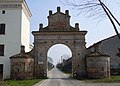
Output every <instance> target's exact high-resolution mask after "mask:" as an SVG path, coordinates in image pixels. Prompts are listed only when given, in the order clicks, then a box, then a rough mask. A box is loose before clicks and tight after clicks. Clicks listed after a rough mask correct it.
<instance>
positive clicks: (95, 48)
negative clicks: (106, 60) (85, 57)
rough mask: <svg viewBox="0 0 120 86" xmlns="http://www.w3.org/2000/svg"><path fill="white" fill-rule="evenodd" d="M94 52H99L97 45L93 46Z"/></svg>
mask: <svg viewBox="0 0 120 86" xmlns="http://www.w3.org/2000/svg"><path fill="white" fill-rule="evenodd" d="M94 52H99V45H98V44H95V46H94Z"/></svg>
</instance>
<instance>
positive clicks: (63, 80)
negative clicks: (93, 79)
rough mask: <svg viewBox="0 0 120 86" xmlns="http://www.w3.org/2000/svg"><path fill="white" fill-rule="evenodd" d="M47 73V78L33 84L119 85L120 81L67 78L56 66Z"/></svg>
mask: <svg viewBox="0 0 120 86" xmlns="http://www.w3.org/2000/svg"><path fill="white" fill-rule="evenodd" d="M48 74H49V79H47V80H45V81H42V82H39V83H37V84H35V85H34V86H120V83H85V82H83V81H79V80H73V79H69V78H68V76H67V75H65V74H64V73H63V72H61V71H59V70H58V69H57V68H53V69H52V70H51V71H49V73H48Z"/></svg>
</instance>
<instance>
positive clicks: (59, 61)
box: [47, 44, 72, 72]
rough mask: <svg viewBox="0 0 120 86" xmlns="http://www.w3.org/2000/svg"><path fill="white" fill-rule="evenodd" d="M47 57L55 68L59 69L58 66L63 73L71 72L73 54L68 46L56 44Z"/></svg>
mask: <svg viewBox="0 0 120 86" xmlns="http://www.w3.org/2000/svg"><path fill="white" fill-rule="evenodd" d="M47 57H48V63H49V62H50V63H52V64H53V65H54V66H55V67H58V66H60V67H62V68H63V71H65V72H71V70H72V59H71V58H72V52H71V50H70V48H69V47H68V46H66V45H64V44H55V45H53V46H51V47H50V48H49V50H48V52H47ZM68 66H69V67H68ZM48 68H49V65H48ZM66 68H68V69H66ZM65 69H66V70H65Z"/></svg>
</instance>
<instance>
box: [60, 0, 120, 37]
mask: <svg viewBox="0 0 120 86" xmlns="http://www.w3.org/2000/svg"><path fill="white" fill-rule="evenodd" d="M60 1H61V2H62V3H64V4H66V5H69V6H72V7H73V8H74V9H75V10H79V13H85V14H86V15H88V16H89V17H95V18H99V17H104V16H107V17H108V19H109V20H110V22H111V24H112V26H113V28H114V30H115V32H116V34H117V36H118V38H119V39H120V34H119V32H118V30H117V27H116V24H118V25H119V26H120V22H119V21H118V20H117V18H116V17H115V16H114V15H113V13H112V12H111V11H110V9H109V8H108V7H107V5H106V4H105V3H106V1H107V0H60Z"/></svg>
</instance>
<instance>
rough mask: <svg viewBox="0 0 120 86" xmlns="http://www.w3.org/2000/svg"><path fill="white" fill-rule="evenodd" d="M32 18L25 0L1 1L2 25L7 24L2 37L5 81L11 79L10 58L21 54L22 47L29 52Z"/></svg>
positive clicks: (1, 62) (0, 38) (0, 59)
mask: <svg viewBox="0 0 120 86" xmlns="http://www.w3.org/2000/svg"><path fill="white" fill-rule="evenodd" d="M3 11H5V13H4V14H3V13H2V12H3ZM30 16H31V13H30V11H29V9H28V7H27V4H26V3H25V1H24V0H0V24H1V23H4V24H5V34H1V35H0V44H2V45H4V56H0V64H3V79H9V78H10V59H9V57H10V56H12V55H15V54H18V53H20V46H21V45H24V46H26V51H29V29H30Z"/></svg>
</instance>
